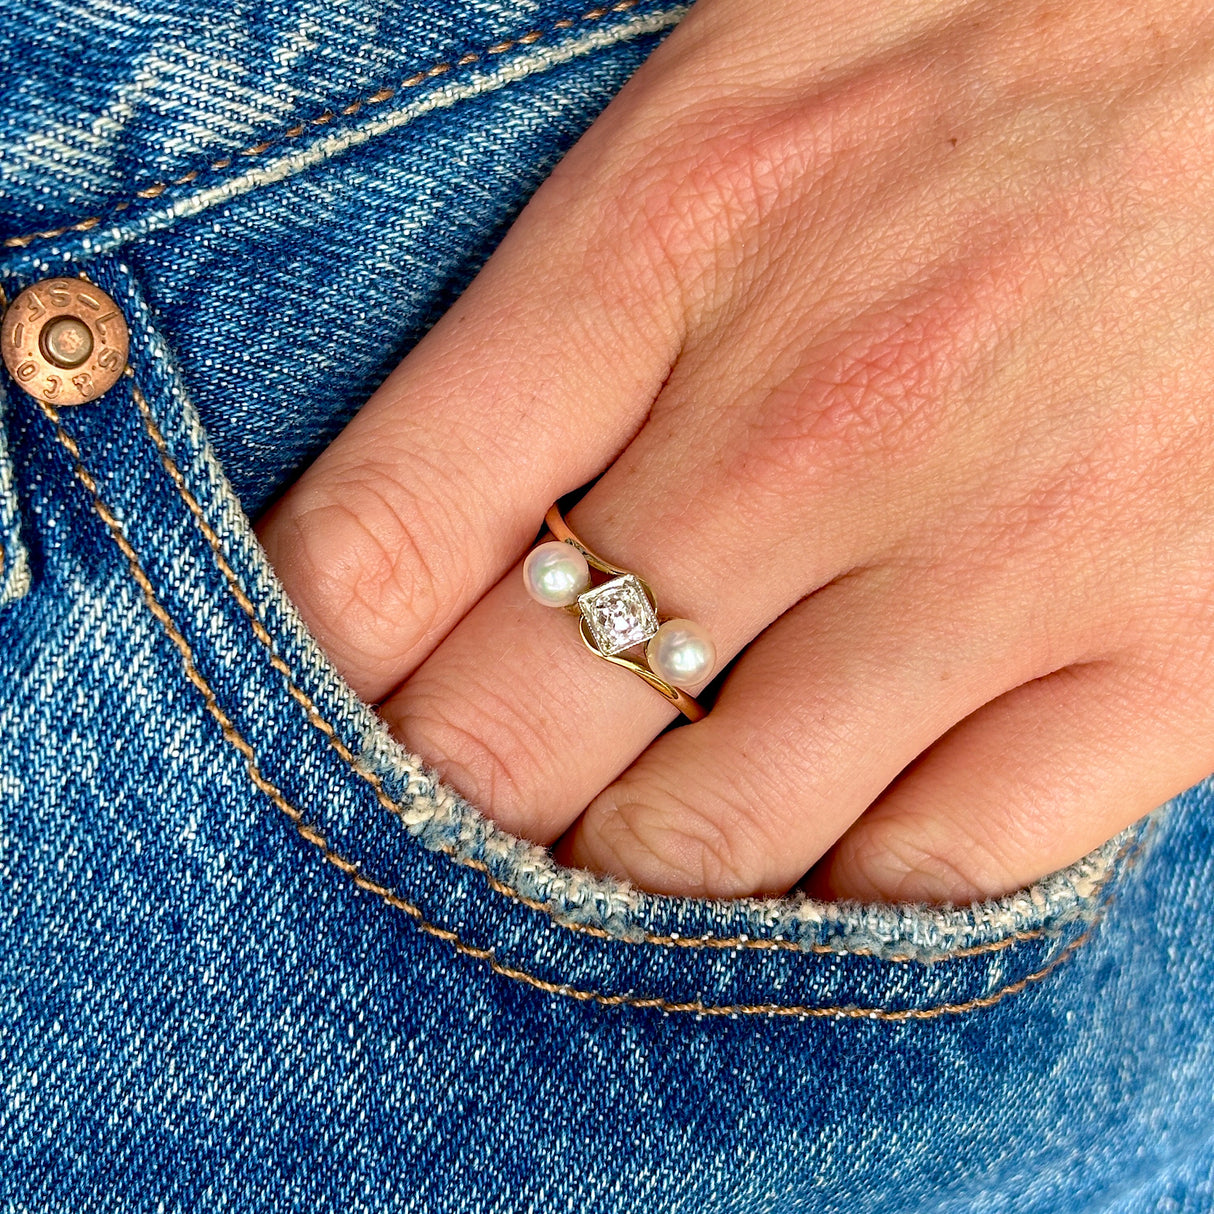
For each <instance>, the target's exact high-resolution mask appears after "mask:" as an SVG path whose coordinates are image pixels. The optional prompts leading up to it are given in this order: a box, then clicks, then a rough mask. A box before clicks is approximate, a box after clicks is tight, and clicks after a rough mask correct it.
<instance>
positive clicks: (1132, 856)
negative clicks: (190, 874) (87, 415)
mask: <svg viewBox="0 0 1214 1214" xmlns="http://www.w3.org/2000/svg"><path fill="white" fill-rule="evenodd" d="M126 376H127V377H129V378H130V379H131V383H132V389H133V395H134V394H138V399H139V400H141V401H142V404H141V405H140V408H141V412H142V410H143V409H145V408H146V407H147V404H146V399H144V398H143V395H142V392H141V391H140V389H139V388H138V386H137V385H136V384H135V383H134V378H133V377H134V372H133V371H132V369H131V368H130V367H129V366H128V368H127V370H126ZM37 403H38V406H39V408H40V409H41V411H42V412H43V414H44V415H45V416H46V418H47V419H48V420H49V421H50V423H51V425H52V427H53V428H54V432H55V437H56V439H57V440H58V441H59V443H60V444H61V445H62V446H63V447H64V449H65V450H66V451H67V452H68V454H69V456H70V457H71V460H72V470H73V473H74V475H75V477H76V479H77V480H79V481H80V483H81V485H83V486H84V488H85V490H86V491H87V492H88V494H89V497H90V499H91V505H92V508H93V510H94V512H95V513H96V514H97V515H98V516H99V517H100V519H101V520H102V522H103V523H104V524H105V526H106V529H107V530H108V531H109V533H110V536H111V538H112V539H113V541H114V543H115V544H116V545H117V547H118V549H119V550H120V551H121V553H122V554H123V556H124V558H125V559H126V562H127V566H128V569H129V571H130V574H131V576H132V578H133V579H134V581H135V582H136V584H137V585H138V586H139V588H140V591H141V592H142V595H143V599H144V603H145V604H146V606H147V608H148V610H149V611H150V612H151V614H152V615H153V616H154V617H155V618H156V619H157V621H158V622H159V623H160V625H161V627H162V628H163V629H164V631H165V632H166V634H167V635H168V637H169V640H170V641H171V642H172V644H173V645H174V647H175V648H176V649H177V650H178V652H179V654H180V656H181V659H182V662H183V663H184V665H185V670H186V675H187V677H188V678H189V680H190V682H191V683H193V685H194V686H195V688H197V690H198V691H199V692H200V693H201V694H202V696H203V700H204V702H205V704H206V708H207V711H208V712H209V713H210V714H211V715H212V716H213V717H214V719H215V720H216V722H217V723H218V724H219V726H220V728H221V730H222V732H223V736H224V738H225V739H226V740H227V741H228V742H229V744H230V745H232V746H233V747H234V748H235V749H236V750H237V752H238V753H239V754H240V755H241V756H242V757H243V758H244V760H245V768H246V772H247V774H248V776H249V778H250V780H251V781H252V782H253V784H254V785H255V787H257V788H258V790H259V791H261V792H262V793H263V794H265V795H266V796H267V797H269V798H270V800H271V801H272V802H273V803H274V804H275V805H276V806H277V807H278V808H279V809H281V810H282V811H283V812H284V813H285V814H286V815H287V817H288V818H289V820H290V821H291V822H292V824H293V825H294V827H295V829H296V831H297V832H298V833H299V834H300V835H301V836H302V837H303V838H304V839H305V840H306V841H307V842H308V843H310V844H311V845H312V846H314V847H316V848H317V850H318V851H319V852H320V854H321V856H322V857H323V858H324V860H325V861H327V862H328V863H330V864H332V865H333V866H334V867H335V868H337V869H338V870H339V871H341V872H342V873H344V874H345V875H346V876H348V877H349V878H350V879H351V880H352V881H353V882H354V884H355V885H356V886H358V887H359V888H360V889H363V890H365V891H367V892H369V893H372V894H375V895H376V896H377V897H379V898H380V899H381V900H383V901H384V902H385V903H387V904H388V905H389V906H392V907H393V908H395V909H397V910H401V911H404V912H405V913H406V914H408V915H409V917H410V918H411V919H412V920H413V922H414V924H415V925H416V926H417V927H418V928H419V929H420V930H422V931H423V932H425V933H427V934H428V935H431V936H434V937H435V938H437V939H439V940H442V941H443V942H444V943H446V944H449V945H450V946H452V947H453V948H454V949H455V950H456V951H457V952H459V953H462V954H464V955H465V956H469V957H471V958H473V959H475V960H478V961H481V962H483V963H486V964H488V966H489V967H490V969H492V970H493V971H494V972H495V973H498V974H500V975H502V976H503V977H506V978H510V979H512V980H513V981H516V982H519V983H522V984H524V985H528V986H531V987H534V988H536V989H538V990H541V991H544V992H545V993H548V994H555V995H561V996H564V997H566V998H571V999H575V1000H577V1001H579V1002H584V1003H589V1002H593V1003H597V1004H599V1005H600V1006H603V1007H618V1006H629V1007H635V1008H638V1009H641V1008H647V1009H652V1010H657V1011H660V1012H662V1013H663V1014H675V1013H691V1014H695V1015H706V1016H789V1017H795V1018H801V1019H808V1018H813V1019H817V1018H824V1017H833V1018H841V1019H866V1020H879V1021H894V1022H898V1021H905V1020H927V1019H933V1018H936V1017H939V1016H943V1015H953V1014H958V1013H962V1012H968V1011H973V1010H977V1009H979V1008H985V1007H990V1006H993V1005H994V1004H996V1003H998V1002H1000V1001H1001V1000H1002V999H1004V998H1006V997H1008V996H1009V995H1014V994H1017V993H1019V992H1020V991H1023V990H1024V989H1025V988H1026V987H1028V986H1030V985H1031V984H1033V983H1035V982H1038V981H1040V980H1041V979H1043V978H1045V977H1046V976H1047V975H1048V974H1050V973H1051V972H1053V970H1055V969H1056V968H1057V967H1058V966H1060V965H1061V964H1062V963H1063V962H1064V961H1065V960H1066V959H1067V958H1068V957H1070V956H1071V955H1072V954H1074V953H1075V952H1076V951H1077V950H1078V949H1079V948H1080V947H1081V946H1082V945H1083V944H1085V943H1086V942H1087V941H1089V940H1090V939H1091V938H1092V936H1093V935H1094V933H1095V931H1096V928H1097V927H1098V925H1099V924H1100V922H1101V920H1102V919H1103V917H1104V915H1105V914H1106V913H1107V910H1108V908H1109V907H1110V906H1111V905H1112V903H1113V902H1114V901H1115V900H1116V893H1115V892H1114V893H1112V894H1110V895H1109V896H1108V897H1107V898H1106V899H1104V901H1103V902H1102V903H1101V904H1100V906H1099V908H1098V909H1097V912H1096V914H1095V916H1094V917H1093V919H1092V920H1091V922H1090V923H1089V925H1088V927H1087V928H1086V929H1085V930H1084V931H1083V932H1082V933H1081V934H1080V935H1079V936H1077V937H1076V938H1075V939H1074V940H1072V941H1071V942H1070V943H1069V944H1067V945H1066V947H1065V948H1063V949H1062V950H1061V951H1060V952H1059V953H1058V955H1057V956H1055V957H1054V958H1052V959H1051V960H1050V961H1049V962H1048V963H1047V964H1046V965H1044V966H1042V967H1041V968H1039V969H1037V970H1035V971H1034V972H1032V973H1030V974H1027V975H1025V976H1024V977H1022V978H1019V979H1017V980H1016V981H1014V982H1010V983H1007V984H1006V985H1004V986H1003V987H1001V988H999V989H998V990H995V991H992V992H991V993H990V994H987V995H982V996H977V997H975V998H972V999H968V1000H965V1001H963V1002H960V1003H942V1004H937V1005H935V1006H932V1007H926V1008H881V1007H857V1006H855V1005H831V1006H815V1005H810V1004H772V1003H765V1004H705V1003H702V1002H701V1001H700V1000H698V999H696V1000H683V1001H674V1000H671V999H667V998H665V997H664V996H660V995H655V996H641V995H634V994H614V995H612V994H606V993H604V992H602V991H594V990H588V989H585V988H582V987H575V986H572V985H569V984H564V983H555V982H550V981H548V980H547V979H543V978H540V977H538V976H537V975H535V974H532V973H530V972H528V971H527V970H524V969H520V968H518V967H515V966H509V965H505V964H503V963H502V962H500V961H499V960H498V959H497V958H496V956H495V955H494V952H493V950H492V949H486V948H479V947H477V946H474V945H471V944H469V943H467V941H465V940H463V939H462V938H461V937H460V936H459V935H458V934H457V933H456V932H453V931H451V930H450V929H448V928H444V927H440V926H439V925H437V924H434V923H431V922H430V921H429V920H428V919H427V918H426V917H425V915H424V913H423V911H422V910H421V908H420V907H418V906H417V905H416V904H414V903H412V902H409V901H408V900H407V899H405V898H403V897H401V896H400V895H399V894H397V893H395V892H394V891H392V890H390V889H388V888H387V887H386V886H383V885H381V884H379V883H378V882H376V881H373V880H372V879H371V878H369V877H367V876H365V875H364V874H363V873H362V872H361V871H360V870H359V867H358V865H357V864H356V863H355V862H353V861H351V860H349V859H347V858H346V857H345V856H343V855H341V854H340V853H338V852H337V851H335V850H334V849H333V848H332V847H330V846H329V844H328V841H327V840H326V838H325V836H324V835H323V833H321V832H320V831H319V830H317V829H316V828H315V827H312V826H310V825H309V824H308V823H307V822H306V821H305V819H304V813H303V811H302V810H301V809H300V808H299V807H298V806H296V805H293V804H292V803H291V802H290V801H288V800H287V798H286V796H285V795H284V794H283V793H282V791H281V790H280V789H279V788H278V786H277V785H276V784H275V783H274V782H273V781H271V780H269V779H268V778H267V777H266V776H264V775H263V774H262V772H261V769H260V767H259V766H258V763H257V755H256V752H255V751H254V749H253V747H252V746H251V745H250V744H249V742H248V741H247V739H245V737H244V736H243V735H242V734H241V733H240V731H239V730H238V729H237V728H236V726H235V725H234V723H233V722H232V720H231V718H230V717H229V716H228V715H227V713H226V712H225V711H224V710H223V708H222V707H221V706H220V704H219V702H218V699H217V697H216V695H215V692H214V690H213V688H212V687H211V685H210V683H209V682H208V681H207V679H206V678H205V676H204V675H203V674H202V673H201V672H200V671H199V669H198V666H197V664H196V662H195V659H194V654H193V650H192V648H191V646H190V643H189V642H188V641H187V640H186V638H185V637H184V636H183V635H182V633H181V631H180V629H178V627H177V625H176V623H175V622H174V620H173V618H172V617H171V615H170V614H169V612H168V610H167V609H166V608H165V607H164V605H163V604H162V603H161V602H160V601H159V599H158V598H157V596H156V592H155V589H154V587H153V586H152V583H151V580H150V579H149V578H148V575H147V573H146V571H145V570H144V568H143V565H142V562H141V560H140V558H139V554H138V553H137V552H136V550H135V548H134V546H133V545H132V544H131V542H130V540H129V539H128V538H127V536H126V532H125V530H124V529H123V526H122V524H121V522H120V521H119V519H118V518H117V516H116V515H115V514H114V512H113V511H112V510H111V509H110V508H109V506H107V505H106V503H105V501H104V500H103V499H102V497H101V492H100V489H99V486H98V484H97V481H96V478H95V477H94V476H93V475H92V473H91V472H89V470H88V469H87V468H86V467H85V465H84V462H83V457H82V454H81V451H80V446H79V444H78V443H77V442H76V440H75V439H74V438H73V437H72V435H71V434H70V433H68V431H67V430H66V429H65V428H64V426H63V424H62V421H61V420H60V416H59V411H58V410H57V409H56V408H55V406H54V405H53V404H50V403H49V402H46V401H41V400H39V401H38V402H37ZM153 424H154V423H153ZM145 425H146V420H145ZM162 438H163V436H162ZM170 458H171V457H170ZM186 492H188V489H187V490H186ZM191 496H192V495H191ZM202 521H205V520H202ZM280 660H281V659H280ZM284 665H285V663H284ZM301 694H306V693H301ZM1153 826H1154V822H1153V821H1152V822H1151V823H1150V826H1149V827H1148V829H1147V830H1146V831H1144V832H1143V833H1142V834H1141V835H1140V836H1139V837H1138V838H1137V839H1136V840H1133V841H1131V842H1129V843H1127V844H1126V845H1125V847H1124V848H1123V849H1122V852H1121V853H1120V854H1119V857H1118V860H1120V859H1121V858H1122V857H1123V856H1124V855H1125V854H1126V853H1127V851H1129V859H1128V861H1127V865H1126V867H1129V866H1130V865H1132V864H1133V863H1134V862H1135V861H1136V860H1137V858H1138V857H1139V856H1140V855H1141V854H1142V853H1143V851H1144V850H1145V841H1146V839H1147V837H1148V836H1149V835H1150V833H1151V829H1150V827H1153ZM1131 848H1132V849H1133V850H1132V851H1130V850H1129V849H1131ZM1117 871H1118V869H1117V866H1116V863H1115V864H1113V865H1111V866H1110V877H1109V878H1106V882H1105V883H1106V884H1107V882H1108V880H1110V879H1111V875H1112V874H1113V873H1115V872H1117ZM1121 871H1123V872H1124V871H1125V869H1122V870H1121Z"/></svg>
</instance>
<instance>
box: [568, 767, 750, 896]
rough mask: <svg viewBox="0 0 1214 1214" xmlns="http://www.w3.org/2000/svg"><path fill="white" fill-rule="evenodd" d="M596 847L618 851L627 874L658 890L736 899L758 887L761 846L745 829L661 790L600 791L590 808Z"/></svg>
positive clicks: (601, 850)
mask: <svg viewBox="0 0 1214 1214" xmlns="http://www.w3.org/2000/svg"><path fill="white" fill-rule="evenodd" d="M586 820H587V828H588V829H589V830H590V831H592V832H593V834H594V835H595V846H594V850H595V851H596V852H597V853H599V854H603V853H607V854H610V855H611V856H613V857H614V858H615V859H616V860H617V861H618V862H619V863H620V864H621V865H622V866H623V868H624V870H625V872H626V874H627V876H628V877H629V878H630V879H631V880H634V881H636V882H637V883H638V884H639V885H641V886H642V887H643V888H645V889H647V890H651V891H652V892H654V893H666V894H674V895H680V896H685V897H704V898H735V897H744V896H746V895H749V894H752V893H754V892H755V889H756V886H757V884H759V883H761V879H762V872H761V866H762V856H763V854H764V853H763V852H762V851H756V850H755V849H754V848H753V847H752V846H750V842H749V837H748V833H747V832H746V831H745V829H738V828H736V826H735V824H734V823H732V822H731V821H722V820H720V819H718V817H717V816H716V815H715V814H714V813H712V812H711V811H708V810H705V809H695V808H692V807H691V806H689V805H687V804H685V803H684V802H683V801H681V800H678V801H674V800H671V799H669V798H666V797H662V796H661V795H660V794H658V795H655V796H654V797H653V798H646V799H642V798H641V797H639V796H637V794H636V792H635V791H630V792H627V793H625V792H623V790H620V791H619V792H616V793H612V792H610V791H608V792H606V793H602V794H600V796H599V797H597V798H596V799H595V801H594V802H593V803H592V805H591V810H590V812H588V813H587V819H586Z"/></svg>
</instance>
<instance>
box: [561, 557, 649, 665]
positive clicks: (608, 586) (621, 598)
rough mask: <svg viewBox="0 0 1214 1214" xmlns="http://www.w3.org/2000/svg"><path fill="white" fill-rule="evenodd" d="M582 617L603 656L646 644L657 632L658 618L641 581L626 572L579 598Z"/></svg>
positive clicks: (610, 655)
mask: <svg viewBox="0 0 1214 1214" xmlns="http://www.w3.org/2000/svg"><path fill="white" fill-rule="evenodd" d="M578 606H579V607H580V608H581V610H582V618H583V619H584V620H585V621H586V624H587V626H588V627H589V629H590V635H591V636H592V637H593V638H594V643H595V644H596V645H597V646H598V647H599V651H600V652H601V653H605V654H607V655H608V656H609V657H612V656H614V655H615V654H617V653H619V652H620V651H621V650H624V649H629V648H631V646H633V645H639V644H641V642H642V641H647V640H649V638H650V637H651V636H653V634H654V633H655V632H657V630H658V616H657V612H656V611H654V609H653V604H652V603H651V602H650V601H649V596H648V595H647V594H646V593H645V587H644V586H643V585H642V584H641V579H640V578H638V577H637V576H636V575H635V574H632V573H626V574H625V575H624V576H623V577H617V578H612V579H611V581H609V582H604V583H603V584H602V585H601V586H596V587H595V588H594V589H593V590H587V591H586V593H585V594H583V595H580V596H579V597H578Z"/></svg>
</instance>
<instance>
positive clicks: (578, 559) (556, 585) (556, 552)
mask: <svg viewBox="0 0 1214 1214" xmlns="http://www.w3.org/2000/svg"><path fill="white" fill-rule="evenodd" d="M544 524H545V525H546V526H547V528H548V530H549V531H550V532H551V533H552V534H553V535H554V536H556V538H555V539H553V540H546V541H544V542H543V543H540V544H537V545H536V546H535V547H534V548H532V549H531V551H530V552H529V553H528V554H527V559H526V560H525V561H524V562H523V582H524V584H525V585H526V587H527V593H528V594H529V595H530V596H531V597H532V598H533V599H535V601H536V602H537V603H542V604H543V605H544V606H545V607H562V608H564V609H565V610H566V611H569V612H571V613H573V614H574V615H577V616H579V617H580V619H579V627H580V630H581V633H582V640H583V641H584V642H585V644H586V648H587V649H589V650H590V652H591V653H594V654H597V655H598V656H599V657H600V658H605V659H606V660H607V661H608V662H611V663H613V664H614V665H616V666H623V667H625V668H626V669H627V670H631V671H632V672H633V673H634V674H637V675H640V677H641V678H642V679H644V680H645V682H646V683H648V684H649V686H650V687H653V688H655V689H656V690H658V691H660V692H661V693H662V695H663V696H665V697H666V699H667V700H669V701H670V702H671V703H672V704H673V705H674V706H675V707H676V708H677V709H678V710H679V711H680V712H681V713H682V714H683V715H684V716H685V717H687V718H688V719H689V720H692V721H699V720H702V719H703V718H704V717H705V716H706V715H707V713H708V710H707V709H706V708H705V707H704V706H703V705H702V704H701V703H700V702H699V701H698V700H695V699H693V698H692V697H691V696H689V695H688V694H687V693H686V692H685V691H681V690H680V689H679V686H678V684H683V685H692V684H695V683H699V682H701V681H702V680H703V679H705V678H707V677H708V675H709V674H711V673H712V669H713V667H714V666H715V665H716V660H717V654H716V647H715V646H714V645H713V642H712V637H711V636H709V634H708V630H707V629H705V628H703V627H701V625H699V624H697V623H695V622H694V621H692V620H684V619H664V618H663V617H661V616H659V615H658V605H657V600H656V599H655V598H654V594H653V591H652V590H651V589H650V587H649V583H648V582H646V581H645V579H644V578H642V577H640V576H639V575H638V574H635V573H631V572H629V571H628V570H627V569H620V568H619V567H618V566H616V565H613V564H611V563H610V562H609V561H605V560H603V558H602V557H601V556H598V555H596V554H595V553H593V552H591V551H590V549H589V548H587V547H586V545H585V544H583V543H582V541H581V540H579V539H578V537H577V536H576V535H574V534H573V532H572V531H571V530H570V529H569V524H568V523H566V522H565V520H564V519H563V518H562V517H561V512H560V510H559V509H558V508H557V506H556V505H555V504H553V505H552V506H550V507H549V508H548V513H547V514H545V515H544ZM591 567H593V568H595V569H598V570H600V571H601V572H603V573H606V574H609V575H610V577H609V579H608V580H607V581H605V582H600V583H599V585H597V586H592V585H591V583H590V569H591ZM642 646H643V647H644V648H643V649H641V647H642ZM628 650H640V653H638V655H637V657H636V658H635V659H634V658H629V657H626V656H623V655H624V654H625V653H626V652H627V651H628Z"/></svg>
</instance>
